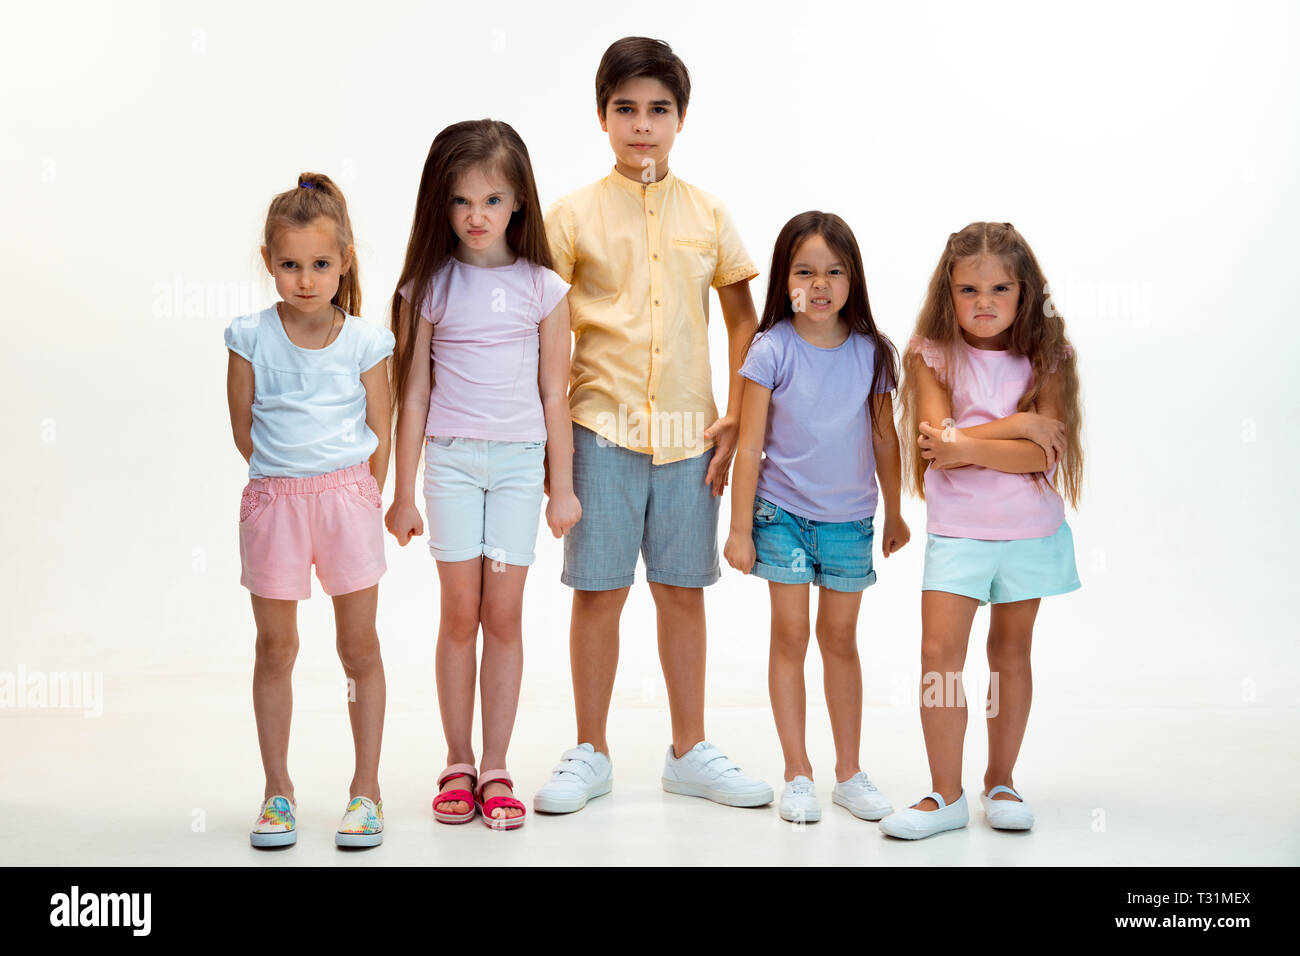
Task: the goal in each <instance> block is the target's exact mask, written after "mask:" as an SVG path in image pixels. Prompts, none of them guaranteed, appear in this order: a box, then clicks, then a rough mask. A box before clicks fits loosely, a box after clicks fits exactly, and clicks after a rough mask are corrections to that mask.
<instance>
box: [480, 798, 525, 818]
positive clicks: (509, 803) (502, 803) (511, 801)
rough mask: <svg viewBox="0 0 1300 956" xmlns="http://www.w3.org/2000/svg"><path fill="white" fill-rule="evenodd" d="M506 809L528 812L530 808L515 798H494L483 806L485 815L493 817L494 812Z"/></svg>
mask: <svg viewBox="0 0 1300 956" xmlns="http://www.w3.org/2000/svg"><path fill="white" fill-rule="evenodd" d="M501 808H505V809H507V810H523V811H524V812H525V813H527V812H528V808H527V807H526V806H524V805H523V804H522V803H520V802H519V801H518V800H516V799H515V798H514V797H492V798H490V799H489V800H488V801H487V802H486V803H484V804H483V815H484V816H486V817H490V816H492V811H493V810H497V809H501Z"/></svg>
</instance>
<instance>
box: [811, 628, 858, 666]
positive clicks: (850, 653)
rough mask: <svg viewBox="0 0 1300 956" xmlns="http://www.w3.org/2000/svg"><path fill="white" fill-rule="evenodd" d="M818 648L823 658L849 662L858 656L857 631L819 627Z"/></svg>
mask: <svg viewBox="0 0 1300 956" xmlns="http://www.w3.org/2000/svg"><path fill="white" fill-rule="evenodd" d="M817 647H818V649H819V650H820V651H821V655H822V657H823V658H827V657H833V658H835V659H837V660H841V661H847V660H852V659H854V658H856V657H857V656H858V635H857V629H856V628H853V627H826V626H824V625H818V627H817Z"/></svg>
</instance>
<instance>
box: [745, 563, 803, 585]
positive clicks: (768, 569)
mask: <svg viewBox="0 0 1300 956" xmlns="http://www.w3.org/2000/svg"><path fill="white" fill-rule="evenodd" d="M749 573H750V574H752V575H754V577H756V578H762V579H763V580H764V581H771V582H773V583H774V584H812V583H813V578H814V577H815V575H814V574H813V572H812V569H811V568H809V569H807V570H805V571H795V570H794V569H793V568H782V567H778V566H776V565H773V564H763V563H761V562H759V561H755V562H754V566H753V567H752V568H750V569H749Z"/></svg>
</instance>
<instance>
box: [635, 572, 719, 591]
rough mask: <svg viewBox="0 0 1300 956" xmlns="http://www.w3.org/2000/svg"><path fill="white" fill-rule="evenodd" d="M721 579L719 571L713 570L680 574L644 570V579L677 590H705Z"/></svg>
mask: <svg viewBox="0 0 1300 956" xmlns="http://www.w3.org/2000/svg"><path fill="white" fill-rule="evenodd" d="M721 577H722V571H721V569H718V568H715V569H714V570H713V571H709V572H704V573H697V574H682V573H681V572H678V571H651V570H649V569H648V568H647V569H646V573H645V579H646V580H647V581H651V582H653V583H655V584H667V585H670V586H672V587H677V588H707V587H708V586H709V585H710V584H716V583H717V582H718V580H719V579H720V578H721Z"/></svg>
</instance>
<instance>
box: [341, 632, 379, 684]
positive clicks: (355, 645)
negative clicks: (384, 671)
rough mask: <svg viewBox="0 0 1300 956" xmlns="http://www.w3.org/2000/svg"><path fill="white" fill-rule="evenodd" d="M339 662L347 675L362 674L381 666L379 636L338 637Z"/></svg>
mask: <svg viewBox="0 0 1300 956" xmlns="http://www.w3.org/2000/svg"><path fill="white" fill-rule="evenodd" d="M338 648H339V660H340V661H341V662H342V663H343V670H344V671H346V672H347V673H349V674H364V673H367V672H368V671H370V670H372V669H374V668H375V667H380V666H382V663H381V661H380V657H379V635H378V634H376V633H375V632H374V631H371V632H370V633H369V634H357V635H350V636H346V637H345V636H343V635H340V636H339V641H338Z"/></svg>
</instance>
